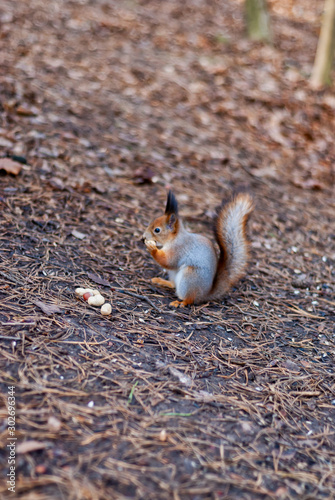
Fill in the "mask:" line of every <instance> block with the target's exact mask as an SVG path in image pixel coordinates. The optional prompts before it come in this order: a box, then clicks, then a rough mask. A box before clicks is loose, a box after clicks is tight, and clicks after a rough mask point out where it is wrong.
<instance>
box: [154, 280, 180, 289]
mask: <svg viewBox="0 0 335 500" xmlns="http://www.w3.org/2000/svg"><path fill="white" fill-rule="evenodd" d="M151 283H154V284H156V285H161V286H166V287H167V288H175V286H174V283H172V281H169V280H164V279H163V278H152V280H151Z"/></svg>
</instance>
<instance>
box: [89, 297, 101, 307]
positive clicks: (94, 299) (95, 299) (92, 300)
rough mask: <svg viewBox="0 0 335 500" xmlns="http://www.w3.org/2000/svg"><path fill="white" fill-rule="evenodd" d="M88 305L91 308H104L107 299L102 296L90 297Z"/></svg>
mask: <svg viewBox="0 0 335 500" xmlns="http://www.w3.org/2000/svg"><path fill="white" fill-rule="evenodd" d="M87 303H88V304H89V305H90V306H98V307H99V306H102V304H104V303H105V299H104V297H103V296H102V295H100V294H99V295H93V297H89V298H88V301H87Z"/></svg>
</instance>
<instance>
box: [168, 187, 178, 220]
mask: <svg viewBox="0 0 335 500" xmlns="http://www.w3.org/2000/svg"><path fill="white" fill-rule="evenodd" d="M165 214H166V215H169V214H175V215H178V203H177V200H176V198H175V195H174V194H173V192H172V191H169V193H168V197H167V201H166V207H165Z"/></svg>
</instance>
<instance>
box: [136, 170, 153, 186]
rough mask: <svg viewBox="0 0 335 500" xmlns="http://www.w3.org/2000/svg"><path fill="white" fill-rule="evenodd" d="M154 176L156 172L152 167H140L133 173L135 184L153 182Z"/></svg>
mask: <svg viewBox="0 0 335 500" xmlns="http://www.w3.org/2000/svg"><path fill="white" fill-rule="evenodd" d="M154 177H155V172H153V170H151V168H150V167H139V168H138V169H136V170H135V172H134V175H133V179H134V183H135V184H151V183H152V182H153V180H152V179H153V178H154Z"/></svg>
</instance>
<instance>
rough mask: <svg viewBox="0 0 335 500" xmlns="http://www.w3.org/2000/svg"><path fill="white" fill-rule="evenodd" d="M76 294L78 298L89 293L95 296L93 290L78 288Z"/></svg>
mask: <svg viewBox="0 0 335 500" xmlns="http://www.w3.org/2000/svg"><path fill="white" fill-rule="evenodd" d="M75 292H76V295H78V297H83V296H84V293H88V292H90V293H91V294H92V295H94V293H93V292H94V290H92V289H91V288H76V289H75Z"/></svg>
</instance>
